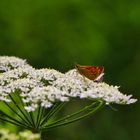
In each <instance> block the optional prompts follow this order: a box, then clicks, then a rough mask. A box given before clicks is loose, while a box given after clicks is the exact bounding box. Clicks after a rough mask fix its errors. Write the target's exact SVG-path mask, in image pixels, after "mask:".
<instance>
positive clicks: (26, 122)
mask: <svg viewBox="0 0 140 140" xmlns="http://www.w3.org/2000/svg"><path fill="white" fill-rule="evenodd" d="M4 103H5V104H6V105H7V107H8V108H9V109H11V110H12V111H13V112H14V113H15V114H17V116H18V117H19V118H21V120H22V121H24V123H25V124H28V121H26V120H25V119H24V118H23V117H22V116H21V115H19V114H18V113H17V112H16V111H15V110H14V109H13V108H12V107H11V106H10V105H9V104H8V103H7V102H4Z"/></svg>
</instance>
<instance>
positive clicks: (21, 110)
mask: <svg viewBox="0 0 140 140" xmlns="http://www.w3.org/2000/svg"><path fill="white" fill-rule="evenodd" d="M9 97H10V98H11V100H12V101H13V103H14V104H15V106H16V107H17V108H18V110H19V111H20V112H21V113H22V115H23V116H24V117H25V119H26V120H27V121H28V122H29V123H30V125H32V123H31V121H30V120H29V119H28V117H27V116H26V114H25V113H24V112H23V111H22V109H21V108H20V107H19V105H18V104H17V103H16V101H15V100H14V99H13V98H12V96H11V95H10V94H9Z"/></svg>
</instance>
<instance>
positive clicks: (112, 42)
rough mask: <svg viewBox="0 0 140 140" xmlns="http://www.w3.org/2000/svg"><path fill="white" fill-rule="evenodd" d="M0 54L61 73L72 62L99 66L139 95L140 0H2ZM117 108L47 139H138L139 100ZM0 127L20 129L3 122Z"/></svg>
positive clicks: (110, 79) (115, 82) (52, 133)
mask: <svg viewBox="0 0 140 140" xmlns="http://www.w3.org/2000/svg"><path fill="white" fill-rule="evenodd" d="M0 55H10V56H11V55H12V56H18V57H21V58H25V59H27V60H28V62H29V63H30V64H31V65H33V66H34V67H36V68H45V67H50V68H54V69H57V70H59V71H61V72H66V71H68V70H69V69H72V68H74V64H75V63H79V64H83V65H102V66H104V67H105V76H104V81H105V82H107V83H109V84H113V85H120V86H121V87H120V90H121V91H122V92H124V93H128V94H133V95H134V97H135V98H138V99H139V97H140V92H139V91H140V90H139V84H140V1H139V0H133V1H132V0H114V1H112V0H100V1H99V0H52V1H50V0H49V1H48V0H22V1H19V0H12V1H11V0H4V1H0ZM79 104H80V102H79ZM71 106H72V107H74V106H73V105H71ZM115 108H117V109H118V111H113V110H111V108H109V107H106V108H104V109H103V110H102V111H100V112H98V113H97V114H96V115H95V116H93V117H91V118H88V119H86V120H83V121H80V122H77V123H74V124H71V125H69V126H66V127H61V128H57V129H53V130H52V131H48V132H46V133H47V139H49V140H66V139H67V140H139V135H140V103H139V101H138V102H137V103H136V104H134V105H128V106H116V105H115ZM0 127H8V128H9V129H11V130H12V131H19V130H20V129H19V128H16V127H15V126H12V125H9V124H4V123H2V122H0Z"/></svg>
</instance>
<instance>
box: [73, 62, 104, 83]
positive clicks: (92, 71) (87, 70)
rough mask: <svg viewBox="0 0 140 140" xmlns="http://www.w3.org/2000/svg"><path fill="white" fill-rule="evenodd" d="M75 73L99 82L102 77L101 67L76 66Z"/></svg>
mask: <svg viewBox="0 0 140 140" xmlns="http://www.w3.org/2000/svg"><path fill="white" fill-rule="evenodd" d="M75 68H76V69H77V71H78V72H79V73H80V74H81V75H83V76H85V77H86V78H88V79H90V80H93V81H96V80H97V81H100V80H102V77H103V75H104V73H103V72H104V67H102V66H88V65H79V64H76V65H75Z"/></svg>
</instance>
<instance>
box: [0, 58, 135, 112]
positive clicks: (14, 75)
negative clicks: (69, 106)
mask: <svg viewBox="0 0 140 140" xmlns="http://www.w3.org/2000/svg"><path fill="white" fill-rule="evenodd" d="M9 64H10V67H9ZM0 66H2V67H3V69H2V70H3V71H4V72H3V73H0V100H2V101H5V102H9V101H11V100H10V98H9V94H11V93H15V94H19V95H20V97H21V99H22V101H23V103H24V108H25V109H26V110H27V111H28V112H31V111H35V110H36V109H37V107H38V106H39V105H41V106H43V107H45V108H50V107H52V106H53V104H54V103H55V102H67V101H70V99H71V98H79V99H83V98H84V99H85V98H86V99H89V100H102V101H104V102H105V103H106V104H110V103H117V104H131V103H135V102H136V101H137V99H133V98H132V95H125V94H122V93H121V92H120V91H119V87H117V86H110V85H108V84H106V83H104V82H101V83H97V82H93V81H91V80H89V79H87V78H84V77H83V76H81V75H80V74H78V72H77V71H76V70H75V69H73V70H70V71H68V72H67V73H65V74H63V73H60V72H58V71H56V70H54V69H34V68H32V67H31V66H29V65H27V64H26V62H25V61H24V60H22V59H19V58H15V57H0ZM11 67H12V68H11Z"/></svg>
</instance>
